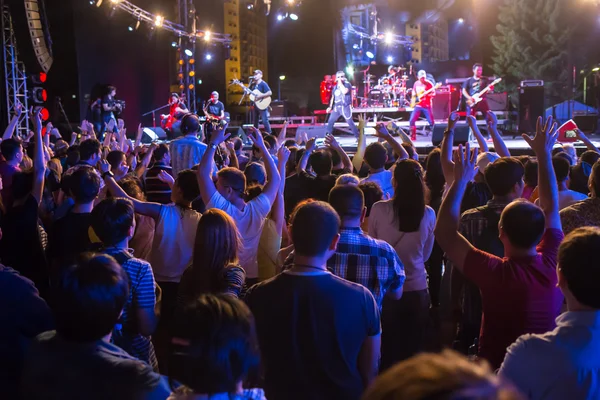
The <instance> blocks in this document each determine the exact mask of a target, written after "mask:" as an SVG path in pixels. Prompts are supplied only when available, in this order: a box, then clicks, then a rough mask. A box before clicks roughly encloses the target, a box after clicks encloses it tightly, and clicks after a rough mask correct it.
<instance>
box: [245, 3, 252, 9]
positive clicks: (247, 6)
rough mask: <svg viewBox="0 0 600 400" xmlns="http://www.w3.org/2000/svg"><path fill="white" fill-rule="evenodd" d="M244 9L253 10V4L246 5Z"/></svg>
mask: <svg viewBox="0 0 600 400" xmlns="http://www.w3.org/2000/svg"><path fill="white" fill-rule="evenodd" d="M246 8H247V9H248V10H253V9H254V4H253V3H248V4H246Z"/></svg>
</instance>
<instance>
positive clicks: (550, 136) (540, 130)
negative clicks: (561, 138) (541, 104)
mask: <svg viewBox="0 0 600 400" xmlns="http://www.w3.org/2000/svg"><path fill="white" fill-rule="evenodd" d="M521 136H522V137H523V139H524V140H525V141H526V142H527V144H529V147H531V149H532V150H533V151H534V153H535V154H536V155H537V156H538V157H539V156H540V155H542V154H550V153H551V152H552V148H553V147H554V143H556V139H557V138H558V132H557V130H556V122H553V120H552V117H551V116H550V117H548V118H547V119H546V121H545V122H543V121H542V117H538V120H537V123H536V126H535V137H534V138H533V139H532V138H531V137H529V135H527V134H525V133H524V134H522V135H521Z"/></svg>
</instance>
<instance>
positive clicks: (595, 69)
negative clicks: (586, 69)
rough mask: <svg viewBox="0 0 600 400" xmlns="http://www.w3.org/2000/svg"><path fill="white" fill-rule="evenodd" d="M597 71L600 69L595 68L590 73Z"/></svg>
mask: <svg viewBox="0 0 600 400" xmlns="http://www.w3.org/2000/svg"><path fill="white" fill-rule="evenodd" d="M598 71H600V67H596V68H594V69H592V72H598Z"/></svg>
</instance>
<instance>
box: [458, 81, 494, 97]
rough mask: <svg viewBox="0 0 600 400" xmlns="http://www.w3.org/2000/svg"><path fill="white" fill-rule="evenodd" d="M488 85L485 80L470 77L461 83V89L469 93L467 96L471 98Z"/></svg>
mask: <svg viewBox="0 0 600 400" xmlns="http://www.w3.org/2000/svg"><path fill="white" fill-rule="evenodd" d="M487 85H488V83H487V79H486V78H481V79H475V78H473V77H470V78H469V79H467V80H466V81H465V82H464V83H463V86H462V87H463V89H465V90H466V91H467V93H469V96H473V95H474V94H475V93H479V92H481V91H482V90H483V89H485V87H486V86H487Z"/></svg>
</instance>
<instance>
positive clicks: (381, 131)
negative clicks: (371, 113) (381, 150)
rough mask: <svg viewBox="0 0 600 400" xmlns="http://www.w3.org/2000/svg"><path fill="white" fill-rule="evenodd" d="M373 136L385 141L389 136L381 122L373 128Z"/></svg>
mask: <svg viewBox="0 0 600 400" xmlns="http://www.w3.org/2000/svg"><path fill="white" fill-rule="evenodd" d="M375 136H377V137H378V138H382V139H387V138H389V137H390V136H391V135H390V131H388V128H386V126H385V124H384V123H383V122H379V123H378V124H377V126H376V127H375Z"/></svg>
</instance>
